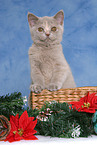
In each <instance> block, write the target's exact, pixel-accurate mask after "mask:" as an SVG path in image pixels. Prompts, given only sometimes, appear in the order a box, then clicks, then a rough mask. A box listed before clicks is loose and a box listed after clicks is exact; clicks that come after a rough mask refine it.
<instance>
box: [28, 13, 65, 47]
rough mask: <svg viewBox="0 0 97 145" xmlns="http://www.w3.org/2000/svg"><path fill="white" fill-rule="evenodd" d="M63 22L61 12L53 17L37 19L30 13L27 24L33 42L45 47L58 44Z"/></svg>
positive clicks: (60, 38)
mask: <svg viewBox="0 0 97 145" xmlns="http://www.w3.org/2000/svg"><path fill="white" fill-rule="evenodd" d="M63 20H64V13H63V10H61V11H59V12H58V13H57V14H56V15H55V16H53V17H48V16H45V17H37V16H35V15H33V14H32V13H28V22H29V27H30V32H31V37H32V40H33V42H34V43H38V44H46V45H47V44H56V43H60V42H61V41H62V34H63Z"/></svg>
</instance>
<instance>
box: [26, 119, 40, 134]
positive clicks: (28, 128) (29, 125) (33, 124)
mask: <svg viewBox="0 0 97 145" xmlns="http://www.w3.org/2000/svg"><path fill="white" fill-rule="evenodd" d="M36 124H37V119H36V120H35V121H32V120H31V121H30V122H29V123H28V125H27V127H26V128H25V130H24V132H25V131H26V130H30V131H33V129H34V128H35V126H36Z"/></svg>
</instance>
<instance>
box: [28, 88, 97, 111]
mask: <svg viewBox="0 0 97 145" xmlns="http://www.w3.org/2000/svg"><path fill="white" fill-rule="evenodd" d="M88 92H90V93H93V92H97V86H95V87H77V88H68V89H60V90H58V91H53V92H50V91H48V90H43V91H42V92H41V93H40V94H35V93H33V92H30V106H31V108H32V109H34V108H37V109H39V108H41V107H42V106H43V104H44V102H45V101H49V102H50V101H53V100H55V101H59V102H71V101H79V99H80V98H81V97H84V96H85V95H86V94H87V93H88Z"/></svg>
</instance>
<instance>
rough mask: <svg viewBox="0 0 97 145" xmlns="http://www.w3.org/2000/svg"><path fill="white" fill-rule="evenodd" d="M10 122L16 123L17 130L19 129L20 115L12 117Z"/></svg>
mask: <svg viewBox="0 0 97 145" xmlns="http://www.w3.org/2000/svg"><path fill="white" fill-rule="evenodd" d="M10 120H11V121H13V122H14V124H15V126H16V127H17V128H18V127H19V114H17V115H16V116H13V115H11V116H10Z"/></svg>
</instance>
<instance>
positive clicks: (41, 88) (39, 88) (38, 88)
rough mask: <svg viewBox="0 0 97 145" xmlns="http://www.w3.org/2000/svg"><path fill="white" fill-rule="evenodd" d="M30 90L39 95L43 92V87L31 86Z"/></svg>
mask: <svg viewBox="0 0 97 145" xmlns="http://www.w3.org/2000/svg"><path fill="white" fill-rule="evenodd" d="M30 90H31V91H32V92H34V93H37V94H38V93H40V92H41V91H42V90H43V87H42V86H40V85H31V86H30Z"/></svg>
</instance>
